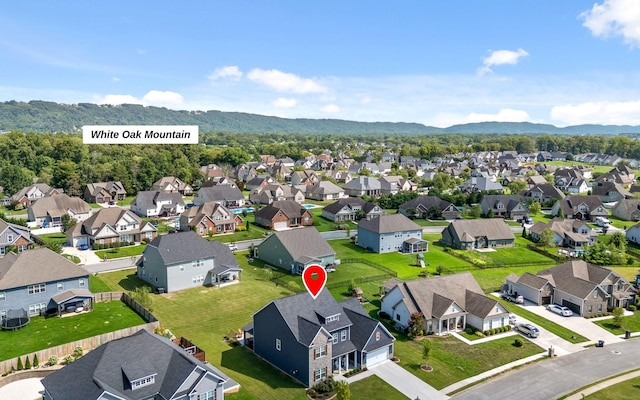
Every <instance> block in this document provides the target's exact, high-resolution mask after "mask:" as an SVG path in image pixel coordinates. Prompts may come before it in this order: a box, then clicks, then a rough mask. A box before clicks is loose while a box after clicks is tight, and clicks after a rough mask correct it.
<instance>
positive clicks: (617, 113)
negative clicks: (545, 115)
mask: <svg viewBox="0 0 640 400" xmlns="http://www.w3.org/2000/svg"><path fill="white" fill-rule="evenodd" d="M551 118H552V119H554V120H556V121H562V122H564V123H566V124H569V125H577V124H605V125H608V124H611V125H640V100H638V101H626V102H608V101H600V102H585V103H580V104H575V105H574V104H566V105H562V106H555V107H553V108H552V109H551Z"/></svg>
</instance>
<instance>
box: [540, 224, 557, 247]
mask: <svg viewBox="0 0 640 400" xmlns="http://www.w3.org/2000/svg"><path fill="white" fill-rule="evenodd" d="M554 236H555V234H554V233H553V231H552V230H551V229H549V228H547V229H545V230H543V231H542V232H540V240H538V244H539V245H540V246H542V247H551V246H553V237H554Z"/></svg>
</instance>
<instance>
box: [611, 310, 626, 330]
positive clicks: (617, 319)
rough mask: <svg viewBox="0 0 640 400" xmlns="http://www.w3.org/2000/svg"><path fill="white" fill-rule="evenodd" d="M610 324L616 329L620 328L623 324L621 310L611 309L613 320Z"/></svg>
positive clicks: (622, 311)
mask: <svg viewBox="0 0 640 400" xmlns="http://www.w3.org/2000/svg"><path fill="white" fill-rule="evenodd" d="M611 322H612V323H613V325H615V326H617V327H618V328H622V324H623V323H624V310H623V309H622V308H620V307H616V308H614V309H613V319H612V321H611Z"/></svg>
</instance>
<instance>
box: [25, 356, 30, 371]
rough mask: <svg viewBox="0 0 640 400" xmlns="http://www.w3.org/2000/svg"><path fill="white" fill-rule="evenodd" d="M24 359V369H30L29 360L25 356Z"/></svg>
mask: <svg viewBox="0 0 640 400" xmlns="http://www.w3.org/2000/svg"><path fill="white" fill-rule="evenodd" d="M24 359H25V362H24V369H31V360H29V356H26V357H25V358H24Z"/></svg>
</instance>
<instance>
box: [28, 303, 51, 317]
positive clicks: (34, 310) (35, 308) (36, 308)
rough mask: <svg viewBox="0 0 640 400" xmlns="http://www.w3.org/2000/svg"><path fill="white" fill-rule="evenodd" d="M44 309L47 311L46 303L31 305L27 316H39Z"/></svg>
mask: <svg viewBox="0 0 640 400" xmlns="http://www.w3.org/2000/svg"><path fill="white" fill-rule="evenodd" d="M46 309H47V303H38V304H31V305H30V306H29V315H30V316H35V315H40V313H41V312H42V311H44V310H46Z"/></svg>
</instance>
